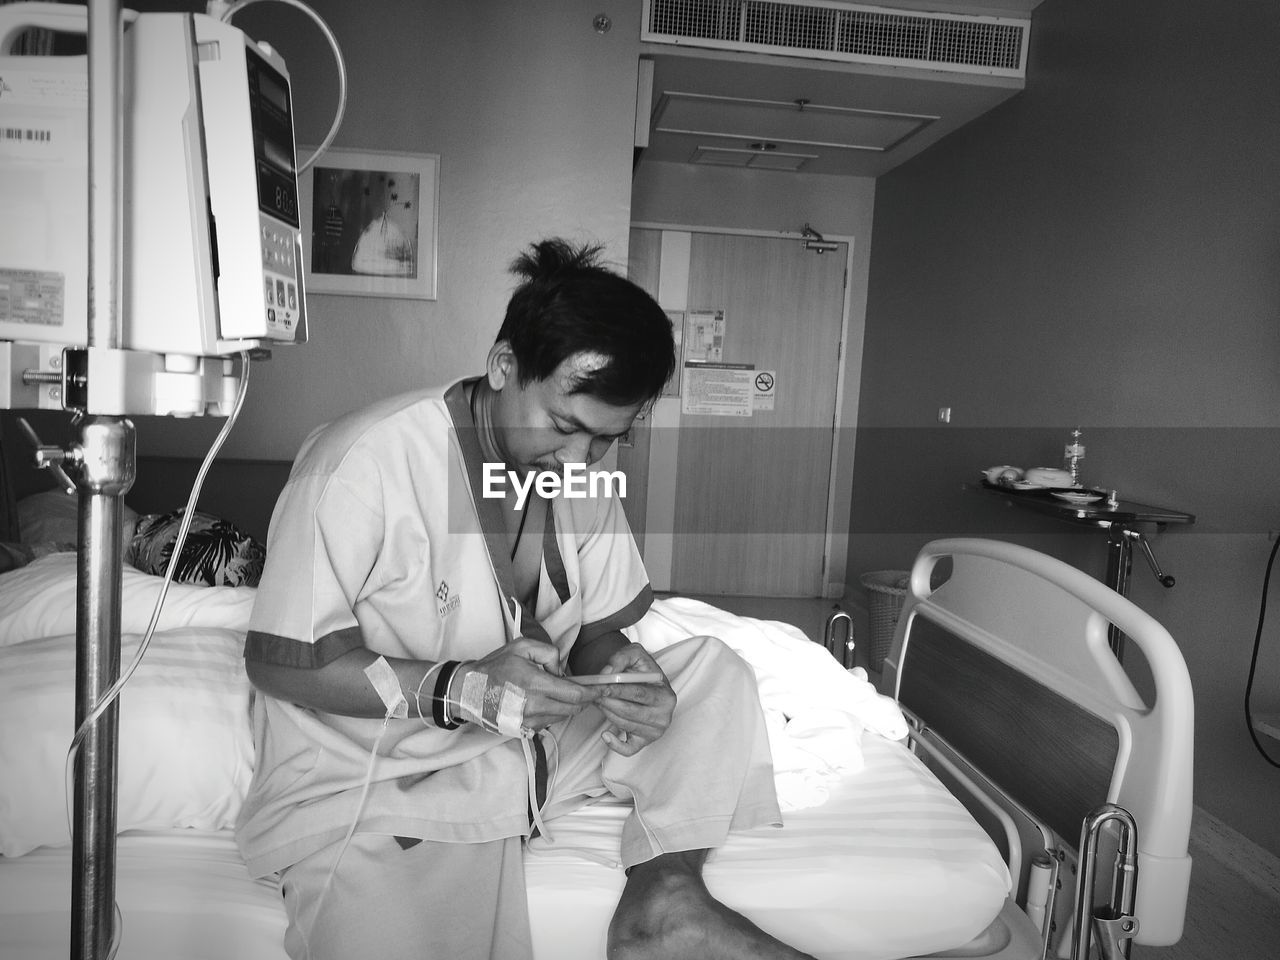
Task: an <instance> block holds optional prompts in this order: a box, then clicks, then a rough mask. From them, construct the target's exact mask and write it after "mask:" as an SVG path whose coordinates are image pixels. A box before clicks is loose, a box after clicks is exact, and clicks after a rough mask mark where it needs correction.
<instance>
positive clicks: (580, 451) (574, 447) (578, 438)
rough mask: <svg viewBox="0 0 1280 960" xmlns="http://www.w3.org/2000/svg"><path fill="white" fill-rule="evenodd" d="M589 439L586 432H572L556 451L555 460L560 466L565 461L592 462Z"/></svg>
mask: <svg viewBox="0 0 1280 960" xmlns="http://www.w3.org/2000/svg"><path fill="white" fill-rule="evenodd" d="M591 440H592V438H591V437H590V436H588V435H586V434H574V435H573V436H572V437H570V438H569V439H568V440H567V441H566V442H565V443H564V445H563V446H561V447H560V449H559V450H557V451H556V462H557V463H559V464H560V465H561V466H564V465H565V464H566V463H583V464H585V463H592V462H593V461H592V459H591V447H592V443H591Z"/></svg>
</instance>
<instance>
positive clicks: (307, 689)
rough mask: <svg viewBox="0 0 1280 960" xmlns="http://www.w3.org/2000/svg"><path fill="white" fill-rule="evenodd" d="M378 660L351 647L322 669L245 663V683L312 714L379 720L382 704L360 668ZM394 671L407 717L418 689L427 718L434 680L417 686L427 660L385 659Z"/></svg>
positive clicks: (384, 711) (412, 710)
mask: <svg viewBox="0 0 1280 960" xmlns="http://www.w3.org/2000/svg"><path fill="white" fill-rule="evenodd" d="M376 659H378V655H377V654H376V653H374V652H373V651H372V650H369V649H368V648H367V647H356V648H355V649H354V650H349V651H347V652H346V653H344V654H343V655H342V656H340V657H338V659H336V660H334V661H332V662H330V663H327V664H325V665H324V666H323V667H318V668H316V669H308V668H305V667H288V666H281V665H279V664H274V663H262V662H260V661H255V660H247V661H246V662H245V668H246V670H247V671H248V674H249V679H250V680H251V681H252V682H253V685H254V686H255V687H257V688H258V689H259V690H261V691H263V692H264V693H267V694H269V695H271V696H273V697H275V698H276V699H277V700H287V701H289V702H290V703H296V704H299V705H301V706H304V707H310V708H312V709H313V710H322V711H324V712H325V713H337V714H341V715H342V716H346V717H384V716H386V714H387V705H386V704H385V703H384V702H383V701H382V697H381V696H380V695H379V693H378V691H377V689H375V688H374V686H373V683H372V682H371V681H370V680H369V677H368V676H367V675H366V674H365V672H364V670H365V667H367V666H369V664H371V663H373V661H375V660H376ZM386 660H387V663H388V664H389V665H390V666H391V669H392V670H393V671H394V672H395V675H396V679H397V680H398V681H399V684H400V690H401V691H402V692H403V693H404V696H405V699H406V700H408V702H409V715H410V716H415V714H416V712H417V709H418V708H417V706H416V705H415V704H414V692H415V691H416V690H417V689H418V687H419V685H422V699H423V707H424V709H425V710H427V711H428V714H427V715H428V716H430V697H431V694H432V689H433V684H434V678H431V679H428V680H427V682H426V683H425V684H423V683H422V681H423V678H424V677H425V676H426V673H427V671H428V670H431V669H432V668H433V667H435V663H434V662H433V661H430V660H406V659H403V658H400V657H387V658H386Z"/></svg>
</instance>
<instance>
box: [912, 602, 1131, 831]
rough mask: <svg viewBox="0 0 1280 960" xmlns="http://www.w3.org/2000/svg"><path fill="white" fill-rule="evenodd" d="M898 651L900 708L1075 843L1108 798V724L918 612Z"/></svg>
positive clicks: (1113, 754) (1111, 761) (1114, 741)
mask: <svg viewBox="0 0 1280 960" xmlns="http://www.w3.org/2000/svg"><path fill="white" fill-rule="evenodd" d="M902 649H903V657H904V662H903V663H902V665H901V668H900V671H901V681H900V687H899V700H900V701H901V702H902V704H903V705H904V706H906V707H908V708H909V709H910V710H911V711H912V712H913V713H915V714H916V715H917V716H919V717H920V718H921V719H922V720H924V722H925V723H926V724H927V725H928V726H929V727H931V728H933V729H934V730H935V731H936V732H937V733H938V734H939V735H941V736H942V737H943V738H944V739H945V740H946V741H947V742H948V743H950V744H951V745H952V746H953V747H954V748H955V749H956V750H958V751H959V752H960V753H961V754H963V755H964V756H965V757H966V759H968V760H969V761H970V762H971V763H972V764H974V766H976V767H977V768H978V769H979V770H982V771H984V772H985V773H986V774H987V775H988V776H990V777H991V779H992V781H993V782H994V783H996V784H997V785H998V786H999V787H1000V788H1001V789H1003V790H1004V791H1006V792H1007V793H1008V794H1009V795H1010V796H1012V797H1013V798H1014V799H1016V800H1017V801H1018V802H1019V803H1021V804H1023V805H1024V806H1025V807H1027V808H1028V809H1030V810H1034V811H1036V812H1037V814H1038V815H1039V816H1041V817H1042V818H1043V819H1044V821H1045V822H1046V823H1048V824H1049V826H1050V827H1052V828H1053V830H1054V831H1056V832H1057V833H1058V834H1059V835H1061V836H1062V837H1064V838H1068V839H1069V840H1071V842H1073V843H1074V841H1075V838H1077V837H1078V836H1079V834H1080V822H1081V819H1082V818H1083V817H1084V816H1085V814H1087V813H1088V812H1089V811H1090V810H1092V809H1093V808H1094V807H1096V806H1098V804H1100V803H1103V802H1105V801H1106V800H1107V798H1108V791H1109V789H1110V785H1111V778H1112V774H1113V771H1114V768H1115V763H1116V758H1117V754H1118V751H1119V748H1120V741H1119V734H1118V732H1117V731H1116V729H1115V727H1114V726H1112V725H1111V724H1110V723H1109V722H1108V721H1106V720H1104V719H1102V718H1101V717H1098V716H1096V715H1095V714H1092V713H1090V712H1088V711H1087V710H1085V709H1083V708H1082V707H1080V706H1079V705H1077V704H1075V703H1073V702H1072V701H1070V700H1068V699H1067V698H1065V697H1063V696H1062V695H1060V694H1058V693H1056V692H1054V691H1053V690H1051V689H1049V688H1048V687H1046V686H1044V685H1042V684H1040V683H1038V682H1037V681H1035V680H1034V679H1033V678H1031V677H1028V676H1027V675H1026V674H1024V673H1022V672H1020V671H1018V670H1016V669H1014V668H1013V667H1011V666H1009V665H1008V664H1006V663H1005V662H1004V661H1002V660H1000V659H998V658H996V657H994V656H992V655H991V654H989V653H987V652H986V651H984V650H981V649H979V648H978V647H976V646H974V645H973V644H971V643H968V642H967V641H965V640H964V639H962V638H961V637H959V636H956V635H955V634H953V633H951V632H950V631H949V630H947V629H946V628H945V627H943V626H941V625H939V624H937V623H935V622H933V621H932V620H929V619H928V618H927V617H925V616H922V615H919V614H918V613H917V614H916V615H914V616H912V617H911V619H910V622H909V624H907V642H906V643H905V644H904V645H903V648H902ZM1068 770H1069V771H1072V772H1071V775H1070V776H1067V777H1064V775H1063V773H1064V771H1068Z"/></svg>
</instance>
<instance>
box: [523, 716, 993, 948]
mask: <svg viewBox="0 0 1280 960" xmlns="http://www.w3.org/2000/svg"><path fill="white" fill-rule="evenodd" d="M862 746H863V751H862V752H863V759H864V761H865V766H864V767H863V769H862V770H861V772H859V773H857V774H856V775H854V776H850V777H845V778H843V779H842V780H840V781H839V782H838V783H836V784H834V785H833V786H832V788H831V790H830V796H829V798H828V799H827V801H826V803H824V804H823V805H822V806H820V807H812V808H808V809H804V810H798V811H794V812H791V813H787V814H785V815H784V821H785V822H784V826H783V827H781V828H776V827H761V828H758V829H756V830H752V831H747V832H743V833H737V834H734V835H732V836H731V837H730V839H729V842H728V844H727V845H726V846H724V847H723V848H721V849H720V850H718V851H716V853H715V854H713V856H712V857H711V859H710V860H709V861H708V863H707V866H706V870H705V877H706V881H707V886H708V888H709V889H710V891H711V893H712V894H713V895H714V896H716V897H717V898H718V899H720V900H721V901H722V902H724V903H726V904H728V905H730V906H732V907H734V908H735V909H737V910H738V911H739V912H741V913H743V914H744V915H746V916H747V917H749V918H750V919H751V920H752V921H754V922H755V923H756V924H757V925H758V926H760V927H761V928H762V929H764V930H766V931H767V932H769V933H771V934H773V935H774V936H776V937H778V938H779V939H781V940H783V941H785V942H787V943H790V944H792V945H793V946H796V947H798V948H800V949H802V950H805V951H806V952H809V953H812V954H813V955H814V956H816V957H818V958H819V960H889V958H897V957H904V956H913V955H918V954H923V953H930V952H934V951H937V950H941V949H947V948H951V947H955V946H958V945H961V944H965V943H968V942H969V941H970V940H972V939H973V938H974V937H976V936H977V935H978V934H980V933H981V932H982V931H983V930H984V929H985V928H986V927H987V925H988V923H989V922H990V921H991V920H992V919H993V918H994V917H995V916H996V915H997V914H998V913H999V912H1000V909H1001V907H1002V906H1003V904H1004V902H1005V900H1006V898H1007V895H1008V892H1009V874H1008V871H1007V869H1006V867H1005V864H1004V862H1003V860H1001V858H1000V855H999V853H998V851H997V850H996V847H995V845H994V844H992V842H991V840H990V838H989V837H988V836H987V835H986V834H985V833H984V832H983V831H982V829H981V828H980V827H979V826H978V825H977V824H976V823H975V822H974V820H973V819H972V817H971V816H970V815H969V813H968V812H967V811H966V810H965V809H964V807H963V806H961V805H960V803H959V802H958V801H957V800H956V799H955V798H954V797H953V796H952V795H951V794H950V793H949V792H948V791H947V790H946V788H945V787H943V786H942V785H941V784H940V783H939V782H938V781H937V779H936V778H935V777H934V776H933V774H931V773H930V772H929V771H928V770H926V769H925V768H924V766H923V764H921V763H920V761H919V760H917V759H916V757H915V756H914V755H913V754H911V753H910V751H908V750H907V748H906V747H905V746H903V745H902V744H900V743H896V742H892V741H888V740H885V739H883V738H882V737H880V736H878V735H877V734H873V733H867V734H865V735H864V738H863V745H862ZM625 816H626V807H625V806H622V805H620V804H618V803H614V802H604V803H599V804H596V805H594V806H592V807H588V808H585V809H582V810H579V811H576V812H574V813H573V814H571V815H570V816H568V817H563V818H560V819H558V820H553V821H551V823H550V824H548V827H549V829H550V831H551V833H552V836H553V837H554V841H555V842H554V843H552V844H547V843H543V842H541V841H538V840H535V841H534V842H533V844H532V846H531V848H530V850H529V851H528V853H527V855H526V857H525V873H526V879H527V884H528V889H529V906H530V914H531V922H532V926H533V935H534V937H533V939H534V948H535V953H536V956H537V960H588V958H589V960H600V958H603V957H604V945H605V935H606V932H607V928H608V921H609V917H610V915H611V913H612V909H613V904H614V903H616V902H617V899H618V894H619V893H620V892H621V890H622V884H623V881H624V877H623V874H622V871H621V870H620V869H618V868H617V867H616V866H613V865H612V863H611V862H610V861H612V860H614V859H615V858H616V857H617V856H618V836H619V832H620V825H621V822H622V819H623V818H624V817H625ZM583 851H587V852H589V854H590V855H591V856H593V857H595V858H597V859H598V860H599V861H600V862H593V861H592V860H591V859H587V858H586V857H584V856H583V855H582V852H583Z"/></svg>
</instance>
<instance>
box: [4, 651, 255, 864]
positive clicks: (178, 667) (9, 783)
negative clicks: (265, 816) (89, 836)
mask: <svg viewBox="0 0 1280 960" xmlns="http://www.w3.org/2000/svg"><path fill="white" fill-rule="evenodd" d="M139 639H140V638H139V637H138V636H136V635H129V636H126V637H124V638H122V644H121V648H122V649H121V664H122V668H123V667H124V666H126V665H127V664H128V663H129V662H131V661H132V659H133V656H134V653H135V652H136V651H137V648H138V642H139ZM243 646H244V635H243V634H242V633H240V632H238V631H235V630H226V629H221V628H212V629H210V628H194V627H183V628H178V629H174V630H170V631H163V632H158V633H157V634H156V635H155V637H154V639H153V640H152V643H151V646H150V648H149V649H148V651H147V654H146V656H145V657H144V658H143V661H142V664H141V665H140V666H139V668H138V670H137V672H136V673H135V674H134V675H133V678H132V679H131V680H130V682H129V683H128V684H127V685H126V686H125V688H124V690H123V691H122V692H121V695H120V700H119V716H120V727H119V736H118V740H117V743H118V745H119V770H118V780H119V794H118V797H119V799H118V801H117V809H116V822H117V828H118V829H119V830H121V831H124V830H160V829H169V828H174V827H178V828H181V827H191V828H195V829H200V830H219V829H223V828H229V827H232V826H234V824H235V820H236V815H237V814H238V813H239V810H240V804H241V802H242V800H243V799H244V795H245V791H246V790H247V789H248V787H249V780H250V778H251V776H252V774H253V737H252V733H251V730H250V726H249V680H248V677H246V675H245V672H244V664H243V661H242V658H241V652H242V649H243ZM75 670H76V638H75V636H74V635H70V636H61V637H51V638H48V639H45V640H33V641H31V642H29V643H22V644H16V645H13V646H8V647H0V854H3V855H4V856H6V857H16V856H21V855H22V854H24V853H26V852H28V851H29V850H32V849H34V848H35V847H39V846H58V845H65V844H69V843H70V842H71V836H70V832H69V830H68V827H67V819H68V818H67V809H68V800H67V790H66V776H65V769H66V759H67V749H68V747H69V746H70V744H71V738H72V735H73V734H74V732H75V731H74V730H73V729H72V728H73V726H74V723H75Z"/></svg>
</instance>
